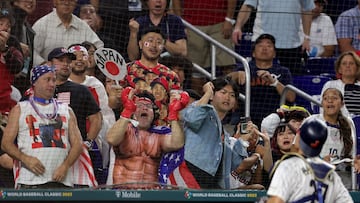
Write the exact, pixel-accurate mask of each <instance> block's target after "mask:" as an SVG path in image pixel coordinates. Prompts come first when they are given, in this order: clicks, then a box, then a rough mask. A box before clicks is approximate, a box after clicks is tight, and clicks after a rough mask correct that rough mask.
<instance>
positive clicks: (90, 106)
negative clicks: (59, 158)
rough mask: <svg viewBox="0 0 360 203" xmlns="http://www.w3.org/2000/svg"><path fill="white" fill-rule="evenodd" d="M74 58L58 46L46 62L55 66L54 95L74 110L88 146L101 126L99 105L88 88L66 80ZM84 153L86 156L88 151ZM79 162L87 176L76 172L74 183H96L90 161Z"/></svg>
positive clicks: (92, 184) (89, 184) (93, 184)
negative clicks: (84, 167)
mask: <svg viewBox="0 0 360 203" xmlns="http://www.w3.org/2000/svg"><path fill="white" fill-rule="evenodd" d="M74 58H75V56H74V54H72V53H69V52H68V50H67V49H66V48H64V47H58V48H55V49H53V50H52V51H51V52H50V53H49V55H48V61H49V62H48V63H50V64H51V65H53V66H55V70H56V89H55V97H56V98H57V99H58V100H59V101H61V102H63V103H66V104H69V105H70V107H71V108H72V109H73V110H74V113H75V115H76V119H77V123H78V126H79V129H80V132H81V136H82V139H83V142H84V145H85V146H86V147H87V148H90V147H91V146H92V144H93V141H94V140H95V138H96V137H97V135H98V134H99V131H100V128H101V120H102V119H101V113H100V109H99V106H98V105H97V104H96V101H95V99H94V98H93V96H92V95H91V92H90V91H89V90H88V88H87V87H85V86H84V85H80V84H77V83H74V82H71V81H69V80H68V78H69V76H70V74H71V67H70V63H71V60H72V59H74ZM87 120H88V122H89V123H90V125H89V128H88V129H87V125H86V122H87ZM84 153H85V155H86V154H87V156H88V153H86V152H84ZM80 157H83V156H80ZM81 162H83V163H84V166H86V167H87V168H86V169H84V170H86V171H90V172H89V173H85V174H88V177H85V178H83V177H81V176H78V174H76V175H75V177H76V178H77V179H76V180H75V184H78V185H88V186H95V185H97V183H96V180H95V178H93V172H92V171H93V168H92V166H91V162H90V163H89V162H86V160H80V159H78V161H77V163H75V166H78V165H77V164H78V163H81Z"/></svg>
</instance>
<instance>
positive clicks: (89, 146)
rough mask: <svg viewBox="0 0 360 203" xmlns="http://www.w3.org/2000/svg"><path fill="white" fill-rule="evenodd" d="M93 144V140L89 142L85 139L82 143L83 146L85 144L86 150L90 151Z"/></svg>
mask: <svg viewBox="0 0 360 203" xmlns="http://www.w3.org/2000/svg"><path fill="white" fill-rule="evenodd" d="M93 143H94V140H90V139H87V140H85V141H84V144H85V146H86V148H87V149H91V147H92V145H93Z"/></svg>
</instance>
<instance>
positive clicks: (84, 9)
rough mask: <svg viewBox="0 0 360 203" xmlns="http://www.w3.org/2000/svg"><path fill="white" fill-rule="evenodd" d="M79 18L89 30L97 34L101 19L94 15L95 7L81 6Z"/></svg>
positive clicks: (89, 5)
mask: <svg viewBox="0 0 360 203" xmlns="http://www.w3.org/2000/svg"><path fill="white" fill-rule="evenodd" d="M79 18H80V19H81V20H83V21H85V22H86V23H87V24H88V25H89V26H90V28H91V29H92V30H93V31H94V32H97V31H99V30H100V29H101V24H102V22H101V18H100V17H99V16H98V14H97V13H96V9H95V6H94V5H92V4H83V5H81V6H80V11H79Z"/></svg>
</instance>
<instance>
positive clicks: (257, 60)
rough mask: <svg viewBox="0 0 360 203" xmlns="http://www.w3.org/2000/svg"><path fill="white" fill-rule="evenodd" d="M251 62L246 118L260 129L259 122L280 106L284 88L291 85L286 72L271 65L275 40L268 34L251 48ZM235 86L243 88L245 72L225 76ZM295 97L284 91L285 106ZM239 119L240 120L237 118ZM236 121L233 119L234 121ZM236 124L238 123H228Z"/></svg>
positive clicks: (289, 76)
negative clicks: (247, 115) (235, 83)
mask: <svg viewBox="0 0 360 203" xmlns="http://www.w3.org/2000/svg"><path fill="white" fill-rule="evenodd" d="M252 54H253V60H252V61H250V63H249V66H250V77H251V78H250V79H251V97H250V98H251V101H250V109H251V112H250V117H251V120H252V122H253V123H254V124H255V125H257V126H260V124H261V121H262V119H263V118H264V117H265V116H267V115H269V114H270V113H272V112H274V111H275V110H276V109H277V108H278V104H279V103H280V95H282V93H283V90H284V86H285V85H287V84H291V83H292V76H291V73H290V71H289V69H288V68H286V67H283V66H280V65H279V64H277V63H273V59H274V58H275V56H276V54H275V38H274V37H273V36H272V35H270V34H262V35H260V36H259V37H258V38H257V39H256V41H255V43H254V48H253V52H252ZM229 75H230V76H231V78H232V79H233V80H235V81H236V82H237V83H238V84H239V85H242V86H244V85H245V71H244V70H240V71H236V72H233V73H230V74H229ZM295 96H296V95H295V93H294V92H292V91H288V92H287V94H286V100H287V102H290V103H291V102H294V101H295ZM239 117H240V116H239ZM236 118H237V117H236ZM232 122H235V123H238V122H239V121H238V120H237V121H232Z"/></svg>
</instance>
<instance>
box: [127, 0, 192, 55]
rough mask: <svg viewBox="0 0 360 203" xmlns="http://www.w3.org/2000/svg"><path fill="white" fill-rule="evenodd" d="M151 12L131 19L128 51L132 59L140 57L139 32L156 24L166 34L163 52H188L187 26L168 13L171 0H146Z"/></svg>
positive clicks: (180, 53) (179, 53)
mask: <svg viewBox="0 0 360 203" xmlns="http://www.w3.org/2000/svg"><path fill="white" fill-rule="evenodd" d="M145 2H146V4H147V6H148V9H149V13H148V15H144V16H140V17H138V18H136V19H130V22H129V27H130V37H129V43H128V46H127V52H128V55H129V59H130V60H131V61H133V60H136V59H139V57H140V50H139V44H138V39H139V33H142V32H143V30H144V28H146V27H151V26H156V27H159V28H160V30H161V32H162V33H164V35H165V36H166V38H165V39H166V40H165V43H164V49H163V52H166V51H167V52H168V54H171V55H173V54H175V55H182V56H186V54H187V45H186V35H185V27H184V25H183V23H182V22H181V19H180V18H179V17H178V16H176V15H172V14H168V13H167V10H168V8H169V2H170V1H169V0H145Z"/></svg>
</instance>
